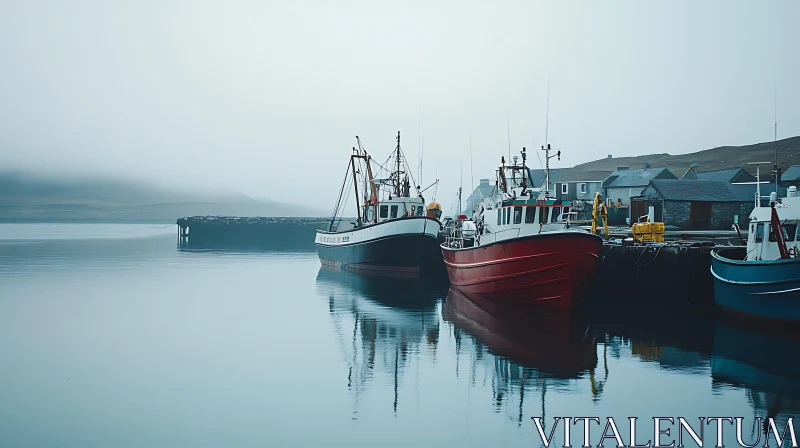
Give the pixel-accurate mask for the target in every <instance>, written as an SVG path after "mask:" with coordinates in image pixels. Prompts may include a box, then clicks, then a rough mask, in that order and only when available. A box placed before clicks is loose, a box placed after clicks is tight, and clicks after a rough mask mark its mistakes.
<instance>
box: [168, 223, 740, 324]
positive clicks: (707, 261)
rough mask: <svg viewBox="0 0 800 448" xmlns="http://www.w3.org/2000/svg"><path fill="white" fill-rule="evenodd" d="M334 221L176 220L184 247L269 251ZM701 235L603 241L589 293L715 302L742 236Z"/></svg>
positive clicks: (290, 246) (309, 239) (298, 242)
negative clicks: (724, 255) (715, 273)
mask: <svg viewBox="0 0 800 448" xmlns="http://www.w3.org/2000/svg"><path fill="white" fill-rule="evenodd" d="M329 223H330V218H246V217H224V216H194V217H189V218H180V219H178V221H177V224H178V229H179V246H180V248H181V249H186V250H238V251H269V252H277V251H282V252H314V251H315V247H314V240H315V238H316V232H317V229H324V228H326V227H327V226H328V225H329ZM696 233H697V234H696V235H695V234H692V235H683V234H682V235H675V236H677V237H683V238H687V237H688V238H698V239H697V240H677V241H667V242H665V243H638V244H634V243H633V242H632V241H630V239H629V238H627V239H626V238H624V237H625V236H627V235H624V234H621V235H619V236H621V237H622V238H621V239H616V240H614V241H616V242H606V243H604V244H603V247H602V250H601V252H600V255H601V260H600V267H599V269H598V271H597V275H596V276H595V277H594V279H593V281H592V283H590V285H589V288H588V292H587V293H586V294H585V295H586V297H587V298H588V299H589V301H590V302H592V303H594V304H602V305H624V306H626V307H627V306H630V305H642V304H647V305H648V306H649V305H653V306H656V307H661V311H665V310H667V308H665V307H672V306H676V305H679V306H684V305H689V306H692V307H696V308H698V309H702V308H708V307H711V306H713V293H712V292H713V289H712V279H711V271H710V267H711V249H713V248H714V247H715V245H717V244H723V245H729V244H733V243H736V242H738V240H739V238H738V235H737V236H736V237H732V235H729V234H727V233H726V232H696ZM720 234H722V235H720ZM665 236H668V235H665ZM673 237H674V236H673ZM444 278H445V279H446V276H445V277H444ZM656 311H658V309H656ZM661 311H658V312H661Z"/></svg>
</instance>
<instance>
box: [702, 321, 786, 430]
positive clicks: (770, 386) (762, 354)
mask: <svg viewBox="0 0 800 448" xmlns="http://www.w3.org/2000/svg"><path fill="white" fill-rule="evenodd" d="M798 342H800V336H798V335H797V334H796V333H794V334H792V333H790V332H786V331H784V332H765V331H764V330H762V329H756V328H751V327H749V326H745V325H743V324H742V323H740V322H736V321H734V320H732V319H722V320H720V321H719V322H718V323H717V325H716V328H715V332H714V348H713V353H712V359H711V374H712V378H713V387H715V388H719V387H731V386H733V387H738V388H743V389H745V390H746V392H747V397H748V400H749V401H750V404H751V405H752V407H753V412H754V414H755V415H754V418H755V417H761V418H763V419H766V418H767V417H772V418H774V419H775V424H776V426H777V428H778V431H779V434H780V433H782V432H783V428H784V427H785V425H786V423H787V420H788V418H790V417H792V418H793V419H794V420H795V421H796V420H798V417H800V361H798V359H797V357H796V356H794V351H795V349H796V347H797V344H798ZM766 429H767V428H766V426H762V428H761V433H762V439H761V443H760V445H759V446H761V445H763V443H764V439H763V437H764V433H765V430H766ZM787 437H788V433H787ZM770 439H771V440H770V445H771V446H775V440H774V436H773V435H772V434H770ZM753 440H755V438H753Z"/></svg>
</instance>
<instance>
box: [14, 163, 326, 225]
mask: <svg viewBox="0 0 800 448" xmlns="http://www.w3.org/2000/svg"><path fill="white" fill-rule="evenodd" d="M328 214H329V213H327V212H325V211H321V210H313V209H309V208H305V207H301V206H297V205H293V204H285V203H280V202H274V201H269V200H260V199H254V198H251V197H248V196H245V195H242V194H193V193H188V192H178V191H170V190H166V189H161V188H157V187H151V186H148V185H143V184H138V183H135V182H124V181H123V182H120V181H111V180H74V179H71V180H66V179H48V178H43V177H40V176H35V175H31V174H27V173H19V172H5V173H0V222H110V223H114V222H130V223H136V222H144V223H167V224H173V223H175V221H176V220H177V219H178V218H180V217H185V216H198V215H223V216H264V217H273V216H292V217H318V216H327V215H328Z"/></svg>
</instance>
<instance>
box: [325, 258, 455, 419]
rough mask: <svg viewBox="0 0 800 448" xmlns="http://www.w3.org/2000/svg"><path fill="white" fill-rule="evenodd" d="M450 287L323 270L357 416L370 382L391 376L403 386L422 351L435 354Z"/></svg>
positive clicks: (395, 391) (426, 282)
mask: <svg viewBox="0 0 800 448" xmlns="http://www.w3.org/2000/svg"><path fill="white" fill-rule="evenodd" d="M446 291H447V289H446V285H445V286H444V287H443V286H442V285H441V283H432V282H430V281H424V280H421V279H408V278H393V277H385V276H365V275H360V274H356V273H352V272H348V271H344V270H341V269H338V268H331V267H327V266H322V267H321V268H320V270H319V273H318V274H317V292H318V294H320V295H322V296H324V297H327V298H328V305H329V312H330V315H331V318H332V319H333V323H334V327H335V331H336V336H337V339H338V344H339V345H340V346H341V350H342V353H343V356H344V358H345V359H344V361H345V362H346V363H347V366H348V376H347V387H348V389H349V390H350V391H351V393H352V394H353V399H354V413H355V414H357V413H358V403H359V400H360V398H361V396H362V395H363V394H364V392H365V390H366V387H367V385H368V383H369V382H370V381H371V380H372V379H373V377H374V376H376V375H385V374H388V375H390V376H391V377H392V379H391V381H392V382H393V383H394V384H393V386H394V403H393V409H394V412H397V406H398V386H399V384H400V383H401V381H402V379H403V376H404V369H406V368H407V366H408V364H409V363H412V362H413V363H417V364H418V363H419V361H420V360H419V357H420V351H421V350H430V351H432V352H434V353H435V351H436V346H437V344H438V341H439V313H438V310H437V304H438V302H439V300H440V299H441V298H442V297H443V296H444V294H445V293H446Z"/></svg>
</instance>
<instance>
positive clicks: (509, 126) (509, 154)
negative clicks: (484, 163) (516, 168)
mask: <svg viewBox="0 0 800 448" xmlns="http://www.w3.org/2000/svg"><path fill="white" fill-rule="evenodd" d="M506 134H507V135H508V160H511V121H510V120H509V118H508V108H506Z"/></svg>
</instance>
